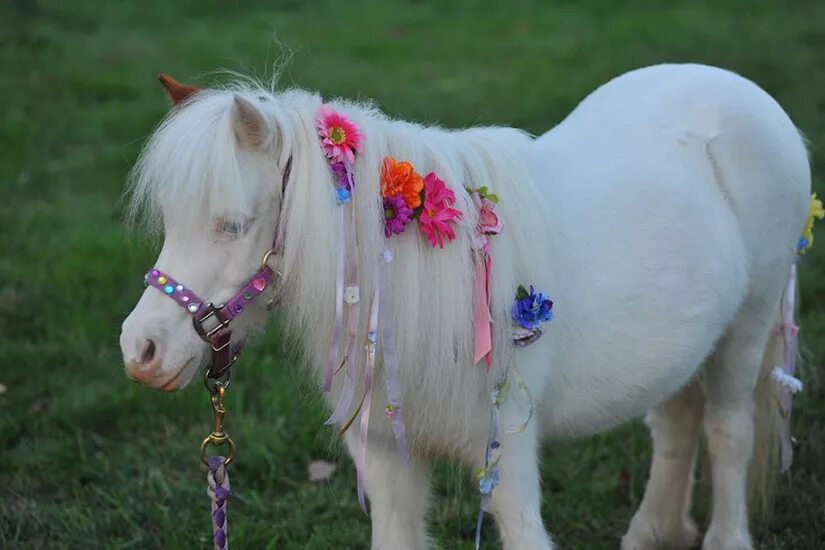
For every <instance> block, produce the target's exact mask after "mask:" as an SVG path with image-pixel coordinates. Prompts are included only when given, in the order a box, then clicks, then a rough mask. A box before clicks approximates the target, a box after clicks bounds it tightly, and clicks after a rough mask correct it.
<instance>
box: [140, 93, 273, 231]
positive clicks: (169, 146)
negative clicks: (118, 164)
mask: <svg viewBox="0 0 825 550" xmlns="http://www.w3.org/2000/svg"><path fill="white" fill-rule="evenodd" d="M235 95H240V96H243V97H245V98H247V99H249V100H250V101H251V102H253V103H258V102H259V101H258V98H261V97H263V98H265V99H266V101H261V102H260V103H261V109H262V113H264V112H266V110H267V108H268V110H270V111H271V110H273V109H274V106H275V104H276V102H275V101H274V100H275V96H273V94H272V92H270V91H269V90H267V89H265V88H264V87H263V86H261V85H259V84H256V83H255V82H253V81H248V80H239V81H238V82H236V83H234V84H231V85H229V86H227V87H226V88H224V89H219V90H205V91H203V92H200V93H198V94H197V95H196V96H194V97H193V98H192V99H191V100H189V101H187V102H185V103H183V104H181V105H180V106H179V107H177V108H174V109H172V110H171V111H170V112H169V113H168V114H167V116H166V117H165V118H164V119H163V121H162V122H161V123H160V125H159V126H158V127H157V129H156V130H155V132H154V133H153V134H152V136H151V137H150V138H149V140H148V142H147V143H146V145H145V147H144V148H143V151H142V152H141V154H140V156H139V158H138V160H137V162H136V164H135V166H134V168H133V169H132V171H131V173H130V175H129V185H128V188H127V189H128V200H129V203H128V219H129V221H130V222H131V224H132V225H140V226H142V227H144V228H146V229H148V230H149V231H150V232H152V233H156V232H159V231H160V230H162V223H163V219H164V216H168V217H170V218H172V219H174V220H175V223H176V224H186V225H190V226H200V225H202V224H203V223H204V222H205V220H207V219H208V218H209V217H211V216H214V215H216V214H218V213H225V212H231V213H233V214H237V215H251V213H252V211H253V206H254V205H253V200H254V196H252V195H253V194H252V193H250V191H249V189H248V188H247V187H246V186H245V185H244V182H243V178H242V169H241V156H240V146H239V144H238V141H237V139H236V138H235V135H234V131H233V127H232V105H233V102H234V97H235Z"/></svg>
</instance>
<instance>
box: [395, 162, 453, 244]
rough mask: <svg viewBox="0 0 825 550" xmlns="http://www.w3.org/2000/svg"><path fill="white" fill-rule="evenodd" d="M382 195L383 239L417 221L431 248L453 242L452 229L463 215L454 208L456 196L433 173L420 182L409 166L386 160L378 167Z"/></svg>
mask: <svg viewBox="0 0 825 550" xmlns="http://www.w3.org/2000/svg"><path fill="white" fill-rule="evenodd" d="M381 195H382V197H383V201H384V235H385V236H386V237H387V238H388V239H389V238H390V237H392V236H393V235H399V234H401V233H403V232H404V230H405V229H406V228H407V225H409V224H410V223H412V222H413V221H418V226H419V228H420V229H421V232H422V233H423V234H424V236H426V237H427V240H428V241H429V242H430V245H431V246H432V247H433V248H435V247H436V246H438V247H440V248H444V243H445V242H451V241H453V240H454V239H455V231H454V230H453V227H452V226H453V225H455V224H456V223H457V222H458V221H459V220H461V218H462V214H461V212H460V211H458V210H456V209H455V208H453V205H454V204H455V193H453V191H452V190H451V189H449V188H448V187H447V185H446V184H445V183H444V181H443V180H441V179H439V177H438V176H437V175H436V174H435V172H430V173H429V174H427V175H426V176H424V177H423V178H422V177H421V176H420V175H419V174H418V173H417V172H416V171H415V169H414V168H413V166H412V164H410V163H409V162H407V161H400V162H399V161H397V160H395V159H394V158H392V157H385V158H384V162H383V163H382V164H381Z"/></svg>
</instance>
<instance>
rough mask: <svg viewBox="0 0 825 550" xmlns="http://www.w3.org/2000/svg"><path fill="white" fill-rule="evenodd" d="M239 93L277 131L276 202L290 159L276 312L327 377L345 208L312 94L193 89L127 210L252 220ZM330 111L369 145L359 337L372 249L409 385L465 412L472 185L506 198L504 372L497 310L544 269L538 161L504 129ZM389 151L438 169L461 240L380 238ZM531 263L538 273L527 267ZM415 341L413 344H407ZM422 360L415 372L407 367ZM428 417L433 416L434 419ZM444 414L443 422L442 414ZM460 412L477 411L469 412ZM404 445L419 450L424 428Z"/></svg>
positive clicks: (366, 110) (360, 188) (495, 297)
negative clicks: (340, 213) (537, 234)
mask: <svg viewBox="0 0 825 550" xmlns="http://www.w3.org/2000/svg"><path fill="white" fill-rule="evenodd" d="M235 94H238V95H241V96H243V97H245V98H247V99H248V100H249V101H250V102H252V103H254V104H255V105H257V106H258V107H259V108H260V110H261V113H262V114H264V116H265V117H266V118H267V120H269V121H271V122H272V123H273V125H274V127H275V128H277V132H276V135H275V138H274V139H273V140H272V143H271V147H270V151H271V156H272V166H273V178H272V181H271V182H270V183H271V185H273V186H275V187H276V188H278V195H279V200H280V186H281V181H280V176H279V175H277V174H276V170H275V169H276V168H279V167H283V166H284V164H285V163H286V159H288V158H289V157H290V156H292V158H293V163H292V171H291V176H290V179H289V182H288V184H287V187H286V198H285V204H284V207H283V209H282V216H283V218H284V219H283V220H282V222H281V223H280V229H281V231H282V232H283V235H282V238H283V243H284V248H283V258H282V262H283V263H282V265H281V266H280V269H281V270H282V272H283V273H284V275H285V281H286V283H285V288H284V291H283V295H284V301H283V308H282V315H283V316H284V317H285V318H286V319H287V320H288V325H289V326H290V327H291V328H293V329H295V330H296V333H297V334H298V335H299V336H300V337H301V340H302V342H303V343H304V348H305V350H306V351H308V352H309V356H308V359H309V360H310V361H311V363H312V365H313V366H315V367H317V368H321V367H322V365H323V364H324V363H325V357H326V352H327V349H328V346H329V341H330V340H329V339H330V337H331V335H330V332H331V326H332V319H333V312H334V309H335V305H334V292H335V289H334V274H333V272H332V267H331V266H334V265H335V263H334V258H335V256H334V253H335V250H336V249H337V246H338V245H337V244H336V243H337V241H336V239H338V238H341V236H340V235H336V234H335V233H336V230H335V225H334V223H333V222H334V220H335V209H336V208H338V207H337V206H336V204H335V200H334V193H333V183H332V176H331V174H330V172H329V168H328V166H327V163H326V161H325V158H324V155H323V152H322V150H321V147H320V145H319V141H318V138H317V135H316V131H315V127H314V117H315V112H316V110H317V109H318V107H319V106H320V105H321V102H322V100H321V98H320V97H319V96H318V95H317V94H313V93H309V92H306V91H303V90H289V91H285V92H280V93H273V92H270V91H267V90H265V89H263V88H262V87H254V86H249V85H248V84H245V83H244V84H236V85H234V86H232V87H231V88H229V89H227V90H223V91H207V92H202V93H199V94H197V95H196V96H195V97H194V98H193V99H191V100H190V101H188V102H187V103H185V104H183V105H182V106H181V107H179V108H176V109H173V110H172V111H171V112H170V114H169V115H168V116H167V118H166V119H165V120H164V121H163V122H162V123H161V125H160V127H159V128H158V130H157V131H156V132H155V134H154V135H153V137H152V139H151V140H150V142H149V143H148V144H147V146H146V148H145V150H144V153H143V154H142V155H141V157H140V160H139V161H138V163H137V165H136V167H135V170H134V172H133V174H132V190H133V191H132V198H131V208H130V212H131V213H132V214H133V215H134V214H135V213H137V212H139V211H141V209H143V208H144V207H148V213H149V215H148V216H147V218H148V219H149V220H150V221H151V222H154V223H156V222H158V221H159V220H160V219H161V214H163V215H164V216H167V217H172V218H173V219H175V223H189V224H191V225H192V226H194V227H201V228H204V227H205V226H206V225H205V224H206V222H207V221H208V217H209V215H213V214H215V213H217V212H223V211H227V210H229V211H232V212H239V213H248V212H251V210H252V208H253V206H254V205H253V204H252V201H253V198H254V197H255V195H256V194H255V193H254V192H250V191H251V190H249V189H245V187H244V183H245V180H244V178H243V177H242V175H243V170H242V154H243V152H242V148H241V147H240V146H239V145H238V143H237V140H236V139H235V136H234V135H233V130H232V125H231V120H230V115H231V106H232V103H233V98H234V95H235ZM262 98H264V99H262ZM331 104H332V105H333V106H334V108H335V109H336V110H339V111H340V112H343V113H345V114H346V115H347V116H348V117H349V118H350V119H351V120H353V121H354V122H355V123H356V124H357V125H358V126H359V128H360V130H361V132H362V134H363V135H364V142H363V150H362V152H361V154H360V155H359V156H358V157H357V159H356V162H355V178H356V184H357V188H356V190H355V193H354V195H355V201H354V203H355V208H356V212H357V220H358V222H357V223H358V235H359V242H358V245H359V254H360V262H359V278H360V283H361V284H360V286H361V296H362V300H361V307H362V310H361V316H360V319H361V325H362V326H361V330H360V331H359V334H364V333H365V332H366V319H367V317H368V308H369V303H370V300H369V297H370V296H371V295H372V278H373V269H374V266H375V264H376V261H377V260H376V259H377V257H378V253H379V252H380V251H381V250H383V247H384V246H385V245H386V246H388V247H389V248H390V250H391V251H392V253H393V257H394V261H393V264H392V276H391V282H390V286H391V288H392V291H393V294H394V301H395V310H396V323H395V329H396V333H397V334H398V338H397V344H398V347H399V350H398V351H399V357H401V358H402V359H401V361H402V363H401V365H400V369H401V371H402V384H405V383H406V384H410V385H412V386H417V385H420V384H422V383H423V384H424V386H426V387H431V388H439V390H438V391H439V394H438V395H432V396H430V398H431V399H432V400H433V402H434V403H441V404H442V405H441V406H442V407H443V406H444V404H445V403H447V404H454V405H455V406H457V407H459V406H461V405H462V403H464V401H465V400H464V399H463V398H459V397H458V396H459V394H461V395H463V394H464V393H465V392H466V391H467V390H468V388H466V387H464V386H466V379H467V377H466V369H471V368H473V367H472V353H473V351H472V350H473V330H472V326H473V325H472V316H473V295H472V280H473V279H472V276H473V263H472V255H471V237H472V235H473V232H474V230H475V229H474V228H475V224H476V212H475V207H474V206H473V203H472V201H471V199H470V197H469V194H468V193H467V192H466V189H465V188H471V189H472V188H478V187H481V186H487V187H488V188H489V189H490V190H491V191H493V192H495V193H497V194H498V195H499V197H500V198H501V202H500V204H499V205H498V207H497V213H498V214H499V217H500V218H501V220H502V222H503V224H504V232H503V233H502V234H501V235H498V236H495V237H492V239H491V247H490V249H491V254H492V258H493V272H492V282H491V284H492V292H491V294H492V304H491V310H492V311H493V314H494V365H495V366H496V367H497V368H501V367H502V366H503V365H504V364H506V362H507V361H508V360H509V353H510V351H511V346H510V345H509V344H508V345H501V344H502V343H503V342H509V339H510V338H511V329H510V321H509V319H508V318H506V316H503V315H501V314H500V313H501V312H504V313H505V314H506V313H507V312H509V307H510V303H511V302H512V299H513V296H514V292H515V288H516V286H517V285H518V284H529V283H531V282H535V283H539V281H538V280H537V274H538V275H539V278H540V275H541V273H542V272H545V271H546V269H545V267H546V266H545V265H543V262H546V261H547V259H545V258H543V256H545V255H544V254H542V253H541V252H540V251H539V250H538V249H536V248H535V244H536V243H534V242H532V239H531V232H530V230H531V228H535V227H539V226H541V225H542V220H543V216H542V214H541V204H540V203H539V198H538V196H539V195H538V193H537V191H536V190H535V189H534V188H533V186H534V183H533V182H534V181H535V179H536V178H535V175H534V173H533V170H534V169H535V168H534V166H533V164H532V163H533V162H534V160H533V159H532V157H530V156H529V154H528V148H529V146H530V144H531V138H530V137H529V136H528V135H527V134H525V133H524V132H521V131H519V130H514V129H509V128H473V129H468V130H460V131H454V130H445V129H442V128H438V127H425V126H421V125H418V124H412V123H408V122H403V121H393V120H390V119H388V118H387V117H385V116H384V115H383V114H382V113H380V112H379V111H377V110H376V109H374V108H372V107H370V106H366V105H359V104H354V103H350V102H344V101H333V102H331ZM385 156H392V157H394V158H396V159H398V160H406V161H409V162H411V163H412V164H413V166H414V167H415V169H416V171H418V172H419V173H420V174H422V175H425V174H427V173H428V172H430V171H434V172H436V174H438V176H439V177H440V178H441V179H443V180H444V181H445V182H446V183H447V186H448V187H449V188H450V189H452V190H453V191H454V192H455V194H456V198H457V201H456V207H457V208H458V209H459V210H460V211H461V212H462V213H463V214H464V218H463V220H462V222H461V223H460V224H459V226H458V227H457V228H456V235H457V236H456V239H455V241H453V242H452V243H450V244H448V245H447V246H445V248H444V249H443V250H442V249H438V248H436V249H433V248H432V247H431V246H430V245H429V243H428V242H427V241H426V239H425V238H424V236H423V235H422V234H421V233H420V232H419V230H418V229H417V227H415V226H414V225H411V226H410V227H409V228H408V229H407V231H406V232H405V233H404V234H402V235H396V236H394V237H393V238H391V239H390V240H389V242H386V241H385V237H384V235H383V229H382V221H381V220H382V206H381V200H380V185H379V167H380V164H381V162H382V159H383V158H384V157H385ZM252 191H254V190H252ZM272 226H273V227H275V220H272ZM505 242H506V244H505ZM528 262H529V263H530V264H531V265H529V266H528V265H525V264H526V263H528ZM250 269H251V266H250ZM530 274H532V277H533V278H532V279H530V277H531V275H530ZM409 334H416V335H417V337H416V338H409V337H406V335H409ZM445 342H451V343H452V345H445ZM357 350H358V354H357V356H356V361H358V362H359V364H360V363H362V362H363V360H364V358H363V346H360V345H359V346H357ZM416 364H417V365H419V367H416V368H415V369H413V368H412V366H413V365H416ZM475 368H476V369H477V371H478V373H479V374H478V376H477V377H476V381H477V382H478V395H479V399H484V398H485V395H486V393H487V389H488V384H487V379H488V376H487V374H486V369H485V368H484V367H483V366H478V367H475ZM462 371H464V372H463V373H462ZM413 373H415V376H413ZM379 376H380V373H379ZM422 376H423V377H424V378H425V379H424V380H422V379H421V377H422ZM416 377H417V378H416ZM489 378H490V379H492V377H489ZM379 385H380V384H379ZM381 391H382V390H379V397H377V399H379V402H380V400H381V399H382V398H383V397H382V396H380V393H381ZM419 406H420V405H419ZM433 410H437V409H433ZM420 413H421V414H423V415H426V410H422V411H420ZM438 414H439V415H440V414H444V412H443V410H442V411H439V413H438ZM452 414H460V415H464V414H469V412H466V409H462V410H454V411H452ZM468 420H469V419H468ZM431 421H432V422H438V418H436V417H435V416H434V417H433V418H432V419H431ZM410 439H411V443H412V444H413V445H414V444H415V440H416V430H413V433H412V434H411V437H410Z"/></svg>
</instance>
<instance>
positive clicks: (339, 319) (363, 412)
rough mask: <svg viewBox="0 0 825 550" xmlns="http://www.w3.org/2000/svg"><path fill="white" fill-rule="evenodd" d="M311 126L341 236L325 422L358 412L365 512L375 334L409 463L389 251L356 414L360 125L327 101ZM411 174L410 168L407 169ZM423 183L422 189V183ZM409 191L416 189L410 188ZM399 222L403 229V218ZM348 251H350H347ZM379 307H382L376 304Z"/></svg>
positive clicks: (390, 412) (381, 262)
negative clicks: (339, 379)
mask: <svg viewBox="0 0 825 550" xmlns="http://www.w3.org/2000/svg"><path fill="white" fill-rule="evenodd" d="M315 126H316V130H317V133H318V139H319V141H320V143H321V148H322V150H323V151H324V155H325V157H326V159H327V163H328V165H329V169H330V173H331V175H332V181H333V186H334V190H335V200H336V203H337V204H338V208H337V217H338V234H339V235H341V240H340V245H339V249H338V251H337V254H336V256H337V265H336V277H335V281H336V282H335V322H334V325H333V331H332V341H331V343H330V349H329V354H328V357H327V366H326V370H325V373H324V391H326V392H330V391H332V381H333V378H334V377H335V374H336V373H337V372H339V371H341V370H343V371H344V383H343V386H342V389H341V394H340V396H339V398H338V403H337V404H336V406H335V409H334V410H333V412H332V414H331V415H330V417H329V418H328V419H327V421H326V423H327V424H340V425H341V426H342V427H341V431H340V433H342V434H343V433H344V432H345V431H346V430H347V429H348V428H349V426H350V425H351V424H352V423H353V422H354V421H355V418H356V417H357V416H358V415H359V412H360V421H359V422H360V434H359V448H358V452H357V453H355V455H356V456H355V468H356V473H357V481H358V502H359V504H360V505H361V509H362V510H364V512H366V502H365V496H364V476H365V471H366V458H367V434H368V432H369V419H370V407H371V402H372V392H373V378H374V373H375V365H376V353H377V350H378V345H377V344H378V341H379V338H380V339H381V341H382V342H381V343H382V346H381V350H382V353H383V359H384V369H385V374H386V375H385V376H384V380H385V383H386V389H387V398H388V401H389V403H388V405H387V406H386V409H385V415H386V417H387V418H388V419H389V420H390V422H391V423H392V429H393V433H394V435H395V439H396V446H397V448H398V454H399V458H400V460H401V463H402V464H407V463H408V461H409V459H408V456H407V449H406V434H405V429H404V423H403V420H402V416H401V386H400V382H399V378H398V360H397V357H396V351H395V333H394V330H393V313H392V300H391V298H392V294H391V293H389V292H388V291H387V290H388V288H389V283H388V280H389V264H390V262H391V261H392V254H391V253H390V251H389V250H387V249H385V250H384V251H383V252H382V253H381V254H380V256H379V258H378V259H377V262H376V266H375V277H374V279H373V280H374V281H375V285H374V290H373V295H372V301H371V303H370V307H369V312H370V316H369V322H368V329H367V334H366V335H365V338H364V345H365V349H366V364H365V366H364V396H363V398H362V400H361V405H359V407H357V408H356V410H355V411H354V412H351V410H350V409H351V408H352V402H353V397H354V394H355V380H356V378H357V377H356V372H355V368H356V366H355V362H354V361H350V358H352V357H353V355H354V350H355V342H356V340H357V339H358V325H359V322H358V321H359V312H360V304H359V302H360V290H359V286H358V262H357V259H358V239H357V231H356V215H355V204H354V201H353V200H352V199H353V196H354V193H355V188H356V184H355V178H354V175H353V174H354V170H353V165H354V163H355V161H356V158H357V154H358V153H360V151H361V142H362V140H363V136H362V135H361V132H360V131H359V129H358V126H356V125H355V124H354V123H353V122H352V121H350V120H349V119H348V118H347V117H346V116H344V115H342V114H341V113H338V112H337V111H335V110H333V109H332V108H331V107H330V106H328V105H322V106H321V107H320V108H319V109H318V112H317V114H316V117H315ZM410 172H412V170H410ZM419 179H420V178H419ZM421 187H423V182H422V184H421ZM421 187H419V189H418V191H417V192H420V190H421ZM407 191H408V192H407V195H404V197H408V198H409V199H410V200H414V199H415V198H416V197H414V196H413V195H412V192H411V191H410V190H409V189H407ZM413 191H415V190H414V189H413ZM417 192H416V193H417ZM346 205H349V208H348V210H349V218H348V219H349V223H347V224H345V223H344V208H345V207H346ZM403 206H404V207H405V208H406V202H404V203H403ZM416 206H418V205H416ZM408 210H409V209H408ZM402 213H406V211H404V212H400V213H399V214H402ZM411 213H412V211H411V210H409V213H408V215H409V214H411ZM399 219H403V218H399ZM401 223H402V230H403V222H401ZM347 251H350V252H351V253H350V254H347ZM345 276H346V277H348V279H347V284H346V285H345V284H344V279H345ZM379 305H380V306H381V307H380V308H379ZM345 307H346V308H347V310H348V313H347V327H346V328H347V340H346V345H345V347H344V355H343V358H342V359H341V361H340V363H339V362H338V354H339V351H340V347H341V346H340V344H341V332H342V329H343V326H342V325H343V312H344V308H345ZM379 321H380V322H379ZM345 367H346V368H345Z"/></svg>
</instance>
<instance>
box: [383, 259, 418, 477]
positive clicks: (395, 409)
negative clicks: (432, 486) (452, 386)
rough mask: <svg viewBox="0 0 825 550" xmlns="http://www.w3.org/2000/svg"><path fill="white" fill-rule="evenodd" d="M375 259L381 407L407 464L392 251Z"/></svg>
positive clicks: (402, 460) (408, 458) (402, 457)
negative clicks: (383, 401) (383, 388)
mask: <svg viewBox="0 0 825 550" xmlns="http://www.w3.org/2000/svg"><path fill="white" fill-rule="evenodd" d="M379 262H380V263H381V264H383V265H382V266H381V267H380V268H379V275H378V283H377V284H378V286H379V288H380V292H381V295H382V299H383V303H382V304H381V310H380V316H381V322H380V326H381V329H380V330H381V350H382V353H383V355H382V357H383V359H384V370H385V379H384V382H385V384H386V389H387V401H388V402H389V406H388V407H387V408H386V409H385V415H386V416H387V417H388V418H389V419H390V421H391V422H392V431H393V434H394V435H395V446H396V448H397V449H398V459H399V460H400V461H401V464H403V465H404V466H408V465H409V463H410V457H409V455H408V454H407V437H406V430H405V429H404V420H403V418H402V416H401V381H400V380H399V378H398V350H397V349H396V346H395V330H394V323H393V321H394V315H395V313H394V310H393V302H392V293H391V292H390V287H389V281H390V263H391V262H392V253H391V252H390V251H389V249H384V252H383V253H382V254H381V257H380V260H379Z"/></svg>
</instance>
